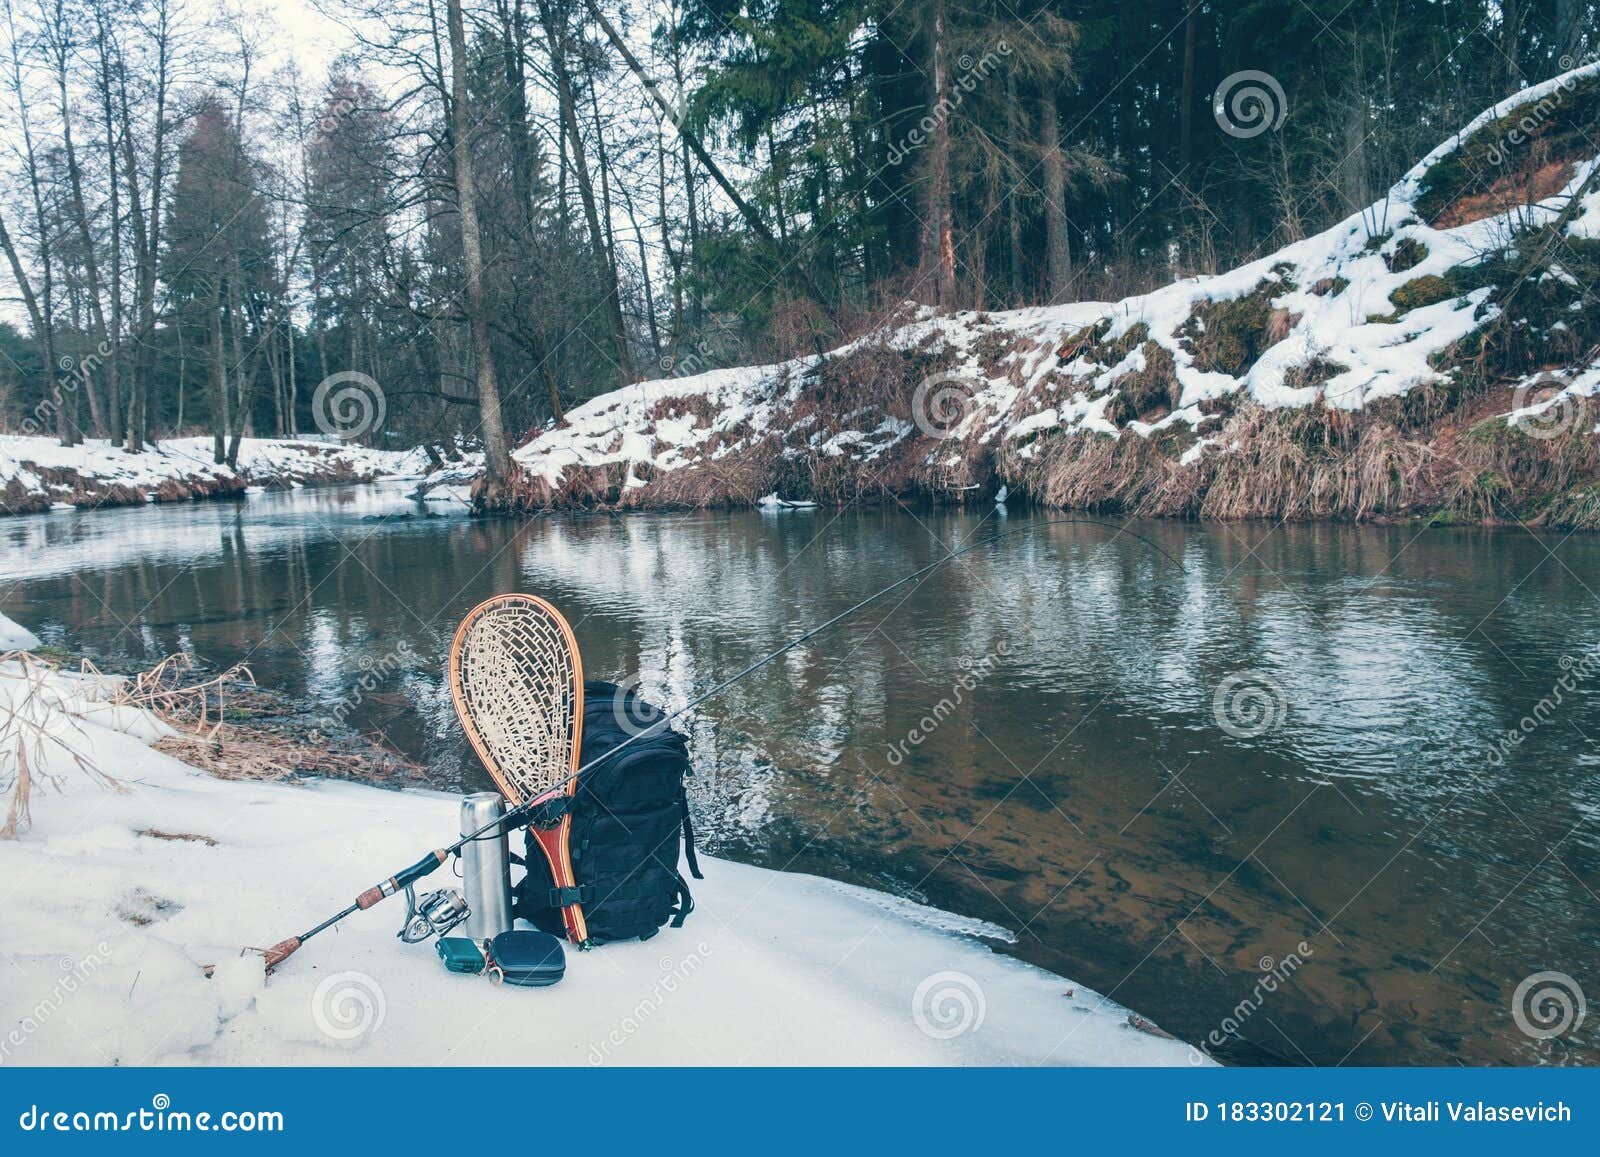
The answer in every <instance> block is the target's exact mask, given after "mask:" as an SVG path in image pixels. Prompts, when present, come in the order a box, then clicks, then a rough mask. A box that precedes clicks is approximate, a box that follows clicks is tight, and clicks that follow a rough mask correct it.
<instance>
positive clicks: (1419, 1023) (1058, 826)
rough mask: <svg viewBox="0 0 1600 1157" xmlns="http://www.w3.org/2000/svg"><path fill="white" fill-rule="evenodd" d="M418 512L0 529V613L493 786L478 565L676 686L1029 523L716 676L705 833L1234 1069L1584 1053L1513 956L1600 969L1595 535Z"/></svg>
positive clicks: (328, 502)
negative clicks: (459, 704) (220, 668)
mask: <svg viewBox="0 0 1600 1157" xmlns="http://www.w3.org/2000/svg"><path fill="white" fill-rule="evenodd" d="M418 511H419V508H418V507H416V506H415V505H413V504H411V503H409V502H408V501H406V499H405V498H404V496H403V491H402V489H400V488H398V487H393V486H390V487H376V488H354V489H349V490H321V491H305V492H299V493H294V494H281V495H258V496H254V497H252V498H250V499H248V500H246V501H243V502H239V503H207V504H198V505H183V506H160V507H149V508H143V509H128V510H114V511H100V512H87V513H76V512H61V513H56V514H50V515H41V516H31V517H26V518H10V519H4V520H0V610H3V611H4V612H5V613H6V614H7V615H9V616H11V617H12V618H14V619H16V620H18V621H19V622H21V623H23V624H25V625H27V626H29V627H31V628H32V629H33V630H34V631H35V632H36V633H38V634H39V635H41V636H42V637H43V638H44V640H45V642H46V643H55V644H59V645H61V646H64V647H68V648H71V649H74V650H84V651H87V652H89V653H91V654H93V655H96V656H99V657H101V658H103V659H106V660H108V661H113V662H115V661H123V662H126V661H127V660H137V661H153V660H154V659H156V658H159V657H161V656H163V655H165V654H168V653H170V652H172V651H175V650H180V649H183V650H190V651H193V652H194V653H196V654H197V655H199V656H201V657H203V658H204V659H206V660H208V661H210V662H213V663H216V664H219V665H226V664H230V663H233V662H237V661H244V662H246V663H248V665H249V666H250V668H251V669H252V670H253V671H254V673H255V675H256V678H257V679H258V681H259V682H261V683H263V684H265V685H268V686H272V687H276V688H280V689H282V690H285V691H287V692H290V693H292V694H295V695H298V696H304V697H307V698H309V699H314V700H319V701H320V702H321V703H322V704H323V705H324V709H325V710H326V711H327V712H329V713H330V714H335V715H337V716H338V717H340V718H344V719H347V720H348V722H349V723H351V724H352V725H354V726H356V727H358V728H359V729H361V730H363V731H369V732H374V733H381V734H383V735H384V736H386V737H387V738H388V740H389V741H390V742H391V743H392V744H394V745H395V746H396V747H398V748H399V749H401V750H402V751H404V752H405V753H407V754H408V755H410V756H412V757H413V758H414V759H416V760H418V761H419V762H421V763H423V764H424V765H425V766H426V768H427V780H428V782H429V783H431V784H432V785H434V786H440V787H447V788H452V789H454V788H463V789H465V788H471V789H478V788H481V787H484V786H486V779H485V777H484V775H483V773H482V772H481V770H479V769H478V768H477V767H476V766H475V765H474V764H473V762H472V760H471V757H470V754H469V753H468V751H467V749H466V747H465V745H464V743H463V742H462V741H461V739H460V736H459V731H458V729H457V727H456V724H455V718H454V714H453V712H452V710H451V707H450V702H449V696H448V694H447V692H446V690H445V689H444V687H443V684H442V679H441V671H442V667H443V664H444V656H445V654H446V651H447V649H448V645H449V639H450V634H451V631H452V630H453V628H454V625H455V623H456V622H457V621H458V620H459V619H460V617H461V616H462V615H463V614H464V613H465V612H466V611H467V610H468V609H469V608H470V607H471V606H472V605H474V604H475V603H477V602H478V601H479V600H481V599H483V598H486V597H488V596H489V595H492V594H496V593H500V592H504V591H512V590H522V591H531V592H535V593H538V594H542V595H544V596H546V597H548V598H550V599H551V600H552V601H553V602H554V603H555V604H556V605H557V606H559V607H560V608H561V609H562V610H563V611H564V612H565V613H566V615H567V616H568V618H569V619H570V620H571V621H572V623H573V624H574V626H575V628H576V631H577V635H578V638H579V641H580V643H581V645H582V648H583V658H584V663H585V668H586V671H587V673H588V674H589V675H590V676H591V677H596V676H598V677H608V678H613V679H620V678H624V677H629V676H637V677H638V679H639V680H640V685H641V687H642V689H643V690H644V691H645V692H646V694H647V695H649V696H651V697H653V698H655V699H656V700H657V701H659V702H661V703H663V704H664V705H666V706H668V707H672V706H676V705H680V704H682V703H684V702H686V701H687V699H688V698H689V697H690V695H691V694H692V693H693V692H694V691H695V690H696V689H701V688H704V687H707V686H709V685H711V684H712V683H713V682H715V681H716V680H717V679H718V678H719V677H721V676H723V675H726V674H727V673H729V672H731V671H734V670H737V669H738V668H739V667H741V666H743V665H744V664H745V663H747V662H749V661H750V660H752V659H753V658H755V657H757V656H758V655H760V654H762V653H763V652H765V651H768V650H770V649H772V648H774V647H776V646H777V645H779V644H780V643H781V642H783V641H784V640H785V639H786V638H788V637H790V636H793V635H795V634H798V633H799V632H801V631H802V630H804V629H805V628H806V627H808V626H810V625H812V624H815V623H817V622H820V621H822V620H823V619H825V618H827V617H829V616H830V615H831V614H834V613H836V612H838V611H839V610H842V609H843V608H844V607H846V606H848V605H850V604H851V603H853V602H854V601H856V600H857V599H859V598H861V597H863V596H865V595H866V594H869V593H871V592H872V591H874V590H876V589H878V588H879V587H882V586H885V585H887V584H888V583H890V582H892V581H893V580H894V579H896V578H898V577H900V576H901V575H903V574H905V573H907V572H909V571H911V570H913V569H915V568H916V567H918V566H920V565H922V564H924V563H926V562H928V561H930V560H932V559H933V558H936V557H937V556H938V554H939V553H940V552H941V550H942V549H943V547H944V546H945V545H948V544H950V543H952V542H956V541H958V540H960V541H965V540H969V539H971V538H972V537H973V536H975V535H976V536H980V537H981V536H985V535H988V534H990V533H993V532H995V531H997V530H1000V529H1004V530H1007V531H1010V530H1015V529H1017V528H1019V527H1023V526H1027V525H1029V524H1032V529H1031V530H1030V531H1029V532H1027V533H1021V534H1015V535H1011V536H1009V537H1007V538H1006V539H1004V540H1002V541H1001V542H999V543H996V544H995V545H994V546H992V547H989V548H985V549H983V550H980V551H977V552H974V553H973V554H971V555H968V556H966V557H965V558H963V559H962V560H961V561H960V562H958V563H956V564H953V565H951V566H949V567H947V568H945V569H943V570H942V571H940V572H938V573H936V574H935V575H932V576H930V577H928V578H926V579H924V580H922V581H920V582H918V583H916V584H914V585H912V586H910V587H907V588H903V589H902V590H900V591H898V592H896V593H895V594H894V595H892V596H890V597H889V598H887V599H885V600H884V601H883V602H882V603H880V604H878V605H876V606H874V607H873V608H870V609H869V610H867V611H865V612H863V613H862V614H861V615H860V616H859V617H858V618H856V619H854V620H852V621H851V622H850V623H849V624H848V625H846V626H843V627H841V628H840V629H838V630H837V631H835V632H833V633H831V634H829V635H826V636H824V637H822V638H819V639H817V640H815V641H813V642H812V643H809V644H807V645H806V646H804V647H802V648H800V649H798V650H796V651H794V652H792V653H790V654H789V655H787V656H785V657H784V658H783V659H781V660H780V661H778V662H776V663H774V664H772V665H771V666H770V667H768V668H766V669H764V670H763V671H762V672H760V673H758V674H757V675H756V676H754V677H752V678H751V679H748V680H746V681H745V682H744V683H742V684H740V685H739V686H738V687H736V688H734V689H732V690H730V691H729V692H727V693H726V694H725V695H724V696H722V697H721V698H720V699H718V700H716V701H714V702H713V703H711V704H708V705H707V706H706V707H704V708H702V709H701V710H700V712H699V713H698V715H697V717H696V719H695V720H694V723H693V726H692V727H691V732H692V740H693V750H694V755H695V759H696V765H697V769H698V774H697V777H696V780H695V782H694V788H693V802H694V807H695V812H696V821H697V827H698V830H699V833H700V836H701V839H702V841H703V842H704V843H705V844H706V845H707V846H708V847H710V848H711V849H713V850H715V851H718V852H720V853H722V854H725V855H729V856H733V857H735V858H739V859H744V860H748V861H752V862H755V863H760V864H764V865H768V866H772V867H777V868H787V869H790V870H795V871H807V872H815V873H819V874H823V875H828V876H832V877H835V878H839V879H843V880H848V881H851V882H855V883H860V884H866V885H870V886H873V887H877V888H882V889H886V890H889V891H892V892H895V893H898V894H901V895H906V896H911V897H914V898H917V899H920V900H923V901H926V902H928V903H931V904H935V905H938V906H940V907H942V908H946V909H950V910H953V911H956V912H960V913H963V914H966V915H971V916H978V917H983V918H985V919H988V920H991V921H993V922H995V923H997V924H1000V925H1003V926H1004V927H1006V928H1009V929H1011V930H1012V931H1013V932H1015V933H1016V935H1017V941H1016V943H1015V945H1014V946H1013V947H1011V948H1010V949H1009V950H1010V951H1015V952H1016V953H1017V954H1019V955H1020V956H1022V957H1024V958H1026V959H1028V960H1031V961H1034V962H1036V963H1038V964H1041V965H1043V966H1045V967H1048V968H1051V969H1054V970H1056V971H1058V972H1060V973H1062V974H1064V975H1066V976H1071V977H1074V978H1076V979H1078V980H1080V981H1082V982H1083V983H1085V984H1088V985H1090V986H1092V987H1094V988H1096V989H1098V990H1100V991H1101V992H1105V993H1108V994H1111V995H1113V996H1114V997H1115V998H1116V999H1118V1000H1120V1001H1122V1002H1123V1003H1124V1004H1127V1005H1128V1006H1129V1007H1131V1008H1134V1009H1137V1010H1139V1011H1140V1012H1141V1013H1142V1014H1144V1015H1145V1016H1147V1017H1149V1018H1150V1019H1151V1020H1153V1021H1155V1022H1157V1023H1158V1024H1160V1025H1162V1026H1163V1027H1164V1028H1166V1029H1167V1030H1169V1031H1171V1032H1173V1033H1175V1034H1176V1035H1178V1036H1180V1037H1183V1038H1184V1039H1186V1040H1189V1041H1192V1042H1196V1043H1201V1042H1205V1043H1207V1044H1208V1047H1211V1048H1212V1050H1213V1051H1214V1052H1215V1053H1216V1054H1217V1055H1218V1056H1219V1057H1221V1058H1223V1059H1226V1060H1232V1061H1236V1062H1244V1063H1278V1062H1282V1063H1292V1064H1305V1063H1317V1064H1338V1063H1347V1064H1379V1063H1382V1064H1419V1063H1431V1064H1450V1063H1455V1062H1457V1061H1462V1062H1466V1063H1485V1062H1498V1063H1517V1064H1520V1063H1588V1064H1594V1063H1600V1031H1597V1023H1600V1013H1597V1014H1593V1015H1591V1016H1589V1017H1588V1018H1587V1020H1585V1021H1584V1022H1583V1023H1581V1024H1578V1025H1575V1026H1571V1027H1568V1028H1567V1030H1566V1031H1564V1032H1562V1033H1561V1034H1560V1035H1557V1036H1554V1037H1543V1036H1540V1035H1537V1032H1538V1030H1539V1029H1540V1026H1541V1022H1540V1020H1539V1019H1538V1018H1539V1014H1540V1012H1541V1011H1543V1012H1544V1013H1546V1014H1551V1015H1553V1017H1554V1019H1555V1021H1556V1024H1555V1025H1554V1026H1553V1027H1560V1022H1561V1020H1562V1019H1563V1018H1562V1015H1561V1014H1562V1010H1561V1008H1560V1006H1559V1004H1550V1003H1548V1002H1547V1003H1544V1004H1543V1005H1542V1007H1541V1006H1540V1002H1538V1001H1537V1000H1535V999H1534V996H1535V995H1536V994H1537V993H1538V992H1540V991H1547V990H1548V991H1554V990H1550V988H1549V986H1550V985H1552V984H1554V985H1556V986H1558V988H1560V989H1565V988H1566V987H1567V981H1566V980H1564V979H1559V978H1558V979H1556V980H1553V981H1552V980H1549V979H1544V980H1540V979H1535V980H1534V981H1533V982H1531V984H1529V985H1523V982H1524V981H1525V980H1526V979H1527V978H1529V977H1531V976H1534V975H1535V974H1538V973H1548V972H1554V973H1562V974H1566V975H1567V976H1568V977H1570V978H1571V979H1572V982H1573V983H1575V984H1577V985H1580V986H1581V985H1585V984H1586V985H1587V986H1588V988H1589V989H1590V991H1591V993H1592V994H1593V995H1594V996H1595V997H1596V998H1600V971H1596V968H1595V965H1596V963H1597V961H1600V898H1597V893H1600V824H1597V821H1596V810H1597V806H1600V749H1597V747H1596V745H1595V742H1594V741H1595V739H1596V738H1600V697H1597V696H1596V693H1595V692H1596V689H1597V688H1600V655H1596V656H1591V648H1594V647H1595V646H1596V644H1600V598H1597V597H1596V593H1595V592H1596V590H1597V589H1600V565H1597V564H1600V540H1597V539H1594V538H1586V537H1575V538H1570V539H1563V538H1560V537H1557V536H1544V535H1535V534H1533V533H1530V532H1528V531H1525V530H1521V529H1503V530H1493V531H1489V530H1479V529H1471V530H1466V529H1434V530H1427V531H1421V532H1419V531H1418V530H1417V529H1415V528H1400V527H1383V528H1379V527H1349V526H1331V525H1311V526H1272V525H1270V524H1250V525H1191V524H1181V523H1167V522H1151V523H1135V524H1130V525H1129V527H1128V531H1130V532H1132V533H1120V534H1119V533H1116V532H1115V531H1113V530H1108V529H1106V528H1104V527H1101V526H1095V525H1085V524H1081V523H1078V524H1067V525H1044V523H1045V522H1046V521H1048V517H1049V516H1044V515H1039V516H1033V515H1012V516H1010V517H1005V516H1003V515H1000V514H998V513H995V512H991V511H979V512H976V513H960V514H955V513H947V512H940V513H930V512H926V511H917V512H911V511H906V510H895V511H888V510H871V511H849V512H844V513H837V512H833V511H804V512H802V511H790V512H784V513H781V514H777V515H772V514H763V513H756V512H738V513H696V514H670V515H633V516H628V517H624V518H617V517H609V516H598V517H595V516H590V517H570V518H567V517H563V518H552V519H535V520H531V521H526V522H515V521H496V520H470V519H467V518H464V517H460V516H454V517H423V516H421V515H420V514H419V513H418ZM1134 534H1137V535H1140V536H1143V539H1148V540H1149V541H1148V542H1146V541H1144V540H1143V539H1141V538H1138V537H1134ZM1157 547H1159V550H1158V549H1156V548H1157ZM1161 552H1165V554H1163V553H1161ZM1167 556H1170V557H1167ZM1591 588H1593V589H1591ZM1541 701H1542V705H1541ZM1525 717H1526V718H1527V720H1528V722H1527V724H1526V725H1524V724H1523V722H1522V721H1523V720H1524V718H1525ZM1513 728H1517V729H1518V730H1519V737H1520V739H1519V742H1516V743H1512V742H1509V741H1507V740H1506V739H1505V738H1504V733H1505V732H1506V731H1507V730H1508V729H1513ZM451 818H452V817H448V816H441V825H447V824H448V823H449V822H450V820H451ZM441 830H442V828H441ZM430 838H431V837H430V836H428V835H427V834H426V833H419V840H421V841H422V842H423V843H426V842H427V841H428V840H429V839H430ZM701 918H706V919H709V918H712V915H711V914H704V915H702V916H701ZM1519 985H1523V987H1524V989H1525V991H1524V993H1523V1002H1522V1003H1523V1006H1524V1008H1526V1007H1527V1006H1529V1005H1530V1004H1532V1005H1533V1006H1535V1007H1533V1009H1532V1015H1531V1016H1530V1015H1529V1014H1527V1013H1524V1014H1523V1015H1521V1016H1520V1017H1519V1016H1518V1015H1514V1007H1515V1005H1514V1002H1515V1001H1516V998H1517V995H1518V991H1517V990H1518V987H1519ZM908 999H909V995H908ZM1565 1019H1566V1020H1567V1021H1569V1022H1570V1021H1572V1020H1574V1019H1575V1011H1574V1014H1573V1015H1572V1016H1567V1017H1565ZM1519 1020H1520V1023H1519ZM1524 1025H1526V1026H1527V1027H1528V1028H1531V1029H1533V1030H1535V1032H1534V1033H1530V1032H1527V1031H1524V1027H1523V1026H1524ZM1130 1031H1131V1030H1130Z"/></svg>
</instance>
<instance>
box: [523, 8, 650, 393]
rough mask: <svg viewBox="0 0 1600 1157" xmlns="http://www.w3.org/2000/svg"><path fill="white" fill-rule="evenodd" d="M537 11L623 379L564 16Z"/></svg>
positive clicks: (624, 336)
mask: <svg viewBox="0 0 1600 1157" xmlns="http://www.w3.org/2000/svg"><path fill="white" fill-rule="evenodd" d="M539 15H540V19H541V21H542V23H543V24H544V30H545V37H546V39H548V40H549V42H550V67H551V72H552V73H553V74H554V79H555V84H556V103H557V105H558V106H559V107H560V113H561V123H562V124H563V125H565V126H566V134H567V146H568V148H570V149H571V151H572V176H573V179H574V180H575V181H576V182H577V185H578V198H579V200H580V201H581V202H582V203H583V217H584V222H585V224H586V225H588V227H589V246H590V248H591V249H592V250H593V260H594V273H595V283H596V284H597V285H598V286H599V288H600V293H601V294H602V296H603V297H604V298H605V309H606V321H607V323H608V324H609V327H610V330H611V345H612V350H613V352H614V354H615V356H616V359H617V369H618V371H619V372H620V373H621V375H622V380H623V381H625V382H626V381H629V380H631V379H632V369H631V364H632V359H631V358H630V357H629V354H628V331H627V327H626V325H625V324H624V322H623V319H622V299H621V294H620V292H619V290H618V287H617V270H616V266H614V265H613V264H612V263H611V256H610V254H609V252H608V251H607V247H606V234H605V226H604V224H603V223H602V222H601V220H600V206H599V203H598V202H597V201H596V199H595V195H594V182H593V180H592V179H591V178H590V176H589V163H588V160H587V159H586V157H585V155H584V147H583V133H582V131H581V130H580V129H579V127H578V109H577V99H576V96H575V94H574V92H573V85H572V74H571V72H570V70H569V69H568V68H567V47H566V39H567V28H566V16H565V14H564V13H562V12H559V11H557V10H556V9H555V7H554V6H553V5H552V4H551V3H550V2H549V0H539Z"/></svg>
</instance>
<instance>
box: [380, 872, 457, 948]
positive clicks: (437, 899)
mask: <svg viewBox="0 0 1600 1157" xmlns="http://www.w3.org/2000/svg"><path fill="white" fill-rule="evenodd" d="M470 915H472V910H471V909H470V908H468V907H467V898H466V897H465V896H463V895H462V894H461V893H460V892H458V891H456V890H455V889H454V888H440V889H439V890H438V891H437V892H429V893H428V894H427V895H426V896H424V897H423V898H422V899H421V900H420V901H419V900H418V899H417V893H416V891H415V890H414V889H413V888H412V887H411V885H410V884H407V885H406V922H405V923H404V924H403V925H401V927H400V931H399V932H397V933H395V935H396V936H398V937H400V939H401V940H404V941H405V942H406V943H407V944H420V943H422V942H423V941H424V940H426V939H427V938H428V937H430V936H448V935H449V934H450V930H451V929H452V928H454V927H455V926H456V925H457V924H460V923H461V922H462V921H464V920H465V919H466V918H467V917H468V916H470Z"/></svg>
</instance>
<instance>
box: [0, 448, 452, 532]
mask: <svg viewBox="0 0 1600 1157" xmlns="http://www.w3.org/2000/svg"><path fill="white" fill-rule="evenodd" d="M429 467H430V463H429V461H428V457H427V454H426V453H425V452H424V451H422V450H420V449H418V450H409V451H395V450H371V449H368V448H366V447H364V446H355V445H350V444H346V443H339V442H332V441H312V440H288V439H273V438H245V439H242V440H241V441H240V443H239V461H238V465H237V467H229V466H225V465H219V464H218V463H217V462H216V461H215V460H214V458H213V454H212V442H211V439H210V438H168V439H166V440H165V441H163V442H160V443H157V444H155V445H152V446H150V447H148V448H147V449H145V450H142V451H140V452H138V453H136V454H135V453H130V452H128V451H126V450H124V449H122V448H120V447H116V446H112V445H111V444H110V443H109V442H106V441H105V440H103V439H98V438H90V439H87V440H86V441H84V442H82V443H80V444H79V445H77V446H62V445H61V444H60V443H59V442H57V441H56V440H55V439H54V438H41V437H29V436H24V435H19V434H0V514H32V513H36V512H39V511H45V510H50V509H53V508H55V507H62V506H73V507H78V508H79V509H92V508H95V507H102V506H137V505H140V504H142V503H145V502H183V501H188V500H190V499H196V498H220V497H229V496H236V495H239V494H243V493H244V492H245V491H246V490H249V489H251V488H253V487H260V488H262V489H267V490H286V489H289V488H290V487H294V486H331V485H337V484H339V483H346V482H376V481H379V480H381V479H385V478H409V477H420V476H421V475H422V474H423V473H424V472H426V471H427V470H428V469H429Z"/></svg>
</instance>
